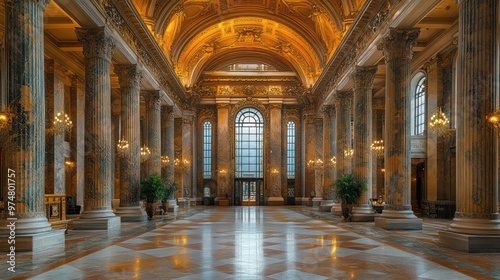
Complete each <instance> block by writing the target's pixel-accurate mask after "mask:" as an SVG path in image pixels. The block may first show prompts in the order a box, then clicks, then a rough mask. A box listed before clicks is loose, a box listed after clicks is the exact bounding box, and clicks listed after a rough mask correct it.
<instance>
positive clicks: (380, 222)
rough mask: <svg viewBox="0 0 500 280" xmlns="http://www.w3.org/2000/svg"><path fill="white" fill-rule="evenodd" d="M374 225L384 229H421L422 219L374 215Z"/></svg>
mask: <svg viewBox="0 0 500 280" xmlns="http://www.w3.org/2000/svg"><path fill="white" fill-rule="evenodd" d="M375 226H376V227H379V228H383V229H386V230H421V229H422V219H419V218H414V219H391V218H387V217H375Z"/></svg>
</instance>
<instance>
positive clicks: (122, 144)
mask: <svg viewBox="0 0 500 280" xmlns="http://www.w3.org/2000/svg"><path fill="white" fill-rule="evenodd" d="M128 147H129V145H128V141H127V140H125V138H123V137H122V140H119V141H118V144H117V145H116V152H117V153H118V155H119V156H121V157H123V156H125V154H126V153H127V151H128Z"/></svg>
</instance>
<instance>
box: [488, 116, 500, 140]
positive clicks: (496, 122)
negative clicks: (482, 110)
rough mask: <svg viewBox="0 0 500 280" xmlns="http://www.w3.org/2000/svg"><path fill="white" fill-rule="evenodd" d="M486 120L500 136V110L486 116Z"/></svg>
mask: <svg viewBox="0 0 500 280" xmlns="http://www.w3.org/2000/svg"><path fill="white" fill-rule="evenodd" d="M486 120H487V121H488V122H489V123H490V124H491V125H492V126H493V128H494V129H495V131H496V132H497V134H498V135H500V110H495V111H493V112H491V113H489V114H488V115H486Z"/></svg>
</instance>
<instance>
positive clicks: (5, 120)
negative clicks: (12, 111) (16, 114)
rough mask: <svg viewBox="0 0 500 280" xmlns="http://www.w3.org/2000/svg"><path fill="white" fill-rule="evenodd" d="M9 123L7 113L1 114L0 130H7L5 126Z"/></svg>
mask: <svg viewBox="0 0 500 280" xmlns="http://www.w3.org/2000/svg"><path fill="white" fill-rule="evenodd" d="M9 122H10V118H9V115H8V114H7V113H4V112H1V113H0V129H4V128H7V125H8V124H9Z"/></svg>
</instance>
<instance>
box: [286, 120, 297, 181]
mask: <svg viewBox="0 0 500 280" xmlns="http://www.w3.org/2000/svg"><path fill="white" fill-rule="evenodd" d="M286 176H287V178H288V179H295V123H294V122H288V124H287V126H286Z"/></svg>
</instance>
